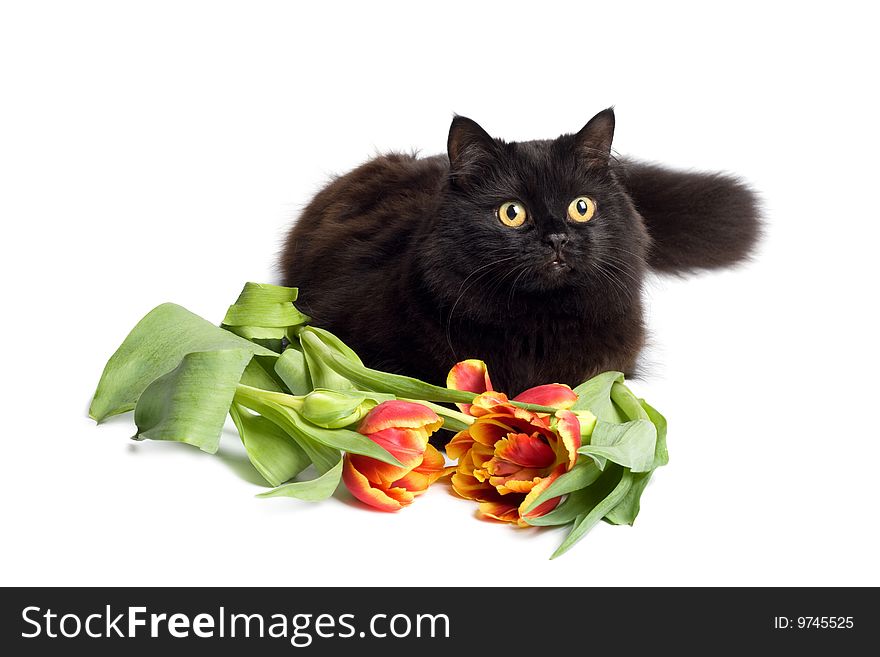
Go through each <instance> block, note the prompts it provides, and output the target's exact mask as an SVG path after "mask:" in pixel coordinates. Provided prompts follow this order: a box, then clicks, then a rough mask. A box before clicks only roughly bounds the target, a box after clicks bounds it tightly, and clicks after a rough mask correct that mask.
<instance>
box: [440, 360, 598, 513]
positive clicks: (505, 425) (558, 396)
mask: <svg viewBox="0 0 880 657" xmlns="http://www.w3.org/2000/svg"><path fill="white" fill-rule="evenodd" d="M447 385H448V386H449V387H450V388H456V389H458V390H468V391H470V392H479V393H481V394H479V395H478V396H477V397H476V398H475V399H474V401H473V404H469V405H463V406H462V410H464V411H465V412H466V413H469V414H470V415H472V416H473V417H475V418H476V420H475V421H474V423H473V424H472V425H471V426H470V427H469V428H468V429H466V430H464V431H461V432H459V433H458V434H456V435H455V437H454V438H453V439H452V440H451V441H450V442H449V444H448V445H447V446H446V453H447V454H448V455H449V457H450V458H452V459H458V467H457V468H456V472H455V474H454V475H453V476H452V487H453V489H454V490H455V492H456V493H458V494H459V495H460V496H462V497H464V498H467V499H471V500H475V501H477V502H479V503H480V506H479V511H480V513H481V514H482V515H483V516H486V517H489V518H494V519H496V520H501V521H504V522H512V523H516V524H518V525H520V526H525V525H526V524H527V523H526V522H525V520H524V519H523V518H524V517H529V518H535V517H538V516H542V515H544V514H546V513H549V512H550V511H551V510H553V509H554V508H555V507H556V505H557V504H558V503H559V498H558V497H557V498H554V499H551V500H547V501H546V502H544V503H542V504H541V505H539V506H538V507H536V508H535V509H532V510H531V511H529V512H528V513H526V509H527V508H528V507H529V506H530V505H531V504H532V501H533V500H535V499H536V498H537V497H538V496H539V495H540V494H541V492H543V491H544V490H545V489H546V488H547V487H548V486H549V485H550V484H551V483H553V481H554V480H556V478H558V477H559V476H560V475H561V474H563V473H564V472H567V471H568V470H571V468H572V467H574V464H575V463H576V461H577V456H578V454H577V450H578V448H579V447H580V445H581V430H580V424H579V422H578V418H577V416H576V415H575V414H574V413H572V412H571V411H569V410H567V409H568V408H570V407H571V406H572V405H573V404H574V403H575V401H577V394H575V392H574V391H573V390H572V389H571V388H569V387H568V386H565V385H561V384H550V385H543V386H538V387H536V388H531V389H530V390H526V391H525V392H523V393H522V394H520V395H517V396H516V397H514V399H513V401H520V402H527V403H530V404H539V405H541V406H548V407H552V408H554V409H557V410H556V411H555V412H554V413H552V414H551V413H535V412H532V411H528V410H525V409H523V408H519V407H518V406H514V405H513V404H511V403H510V400H509V399H508V397H507V395H505V394H504V393H501V392H496V391H493V390H492V384H491V381H490V379H489V375H488V372H487V371H486V365H485V363H483V362H482V361H478V360H468V361H462V362H461V363H458V364H457V365H456V366H455V367H454V368H452V371H451V372H450V373H449V377H448V379H447Z"/></svg>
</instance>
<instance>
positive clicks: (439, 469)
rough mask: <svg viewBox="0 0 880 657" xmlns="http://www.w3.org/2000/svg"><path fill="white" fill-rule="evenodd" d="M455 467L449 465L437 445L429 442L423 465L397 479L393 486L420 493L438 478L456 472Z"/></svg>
mask: <svg viewBox="0 0 880 657" xmlns="http://www.w3.org/2000/svg"><path fill="white" fill-rule="evenodd" d="M455 469H456V468H455V466H450V467H447V466H446V459H444V458H443V454H441V453H440V452H439V451H437V448H436V447H434V446H433V445H430V444H429V445H428V447H427V449H426V450H425V457H424V459H422V463H421V465H419V467H417V468H415V469H413V471H412V472H410V473H408V474H406V475H404V476H403V477H401V478H400V479H398V480H397V481H395V482H394V483H393V484H392V486H395V487H398V488H405V489H406V490H408V491H410V492H411V493H414V494H416V495H418V494H419V493H423V492H424V491H425V490H426V489H427V488H428V486H430V485H431V484H433V483H434V482H435V481H437V480H438V479H441V478H442V477H445V476H447V475H449V474H452V473H453V472H455Z"/></svg>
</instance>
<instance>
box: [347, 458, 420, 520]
mask: <svg viewBox="0 0 880 657" xmlns="http://www.w3.org/2000/svg"><path fill="white" fill-rule="evenodd" d="M342 481H344V482H345V487H346V488H348V490H349V491H350V492H351V494H352V495H354V496H355V497H356V498H357V499H359V500H360V501H361V502H363V503H364V504H368V505H369V506H372V507H375V508H377V509H380V510H382V511H400V509H402V508H403V507H404V506H405V504H409V502H406V503H402V502H401V501H400V500H399V499H395V498H392V497H390V496H388V495H386V494H385V492H384V491H382V490H380V489H378V488H373V487H372V486H371V485H370V482H369V480H368V479H367V478H366V477H365V476H364V475H362V474H361V473H360V472H358V471H357V470H356V469H355V468H354V466H353V465H352V463H351V460H350V459H349V458H348V456H346V458H345V463H344V464H343V466H342Z"/></svg>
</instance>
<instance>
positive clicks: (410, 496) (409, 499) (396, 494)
mask: <svg viewBox="0 0 880 657" xmlns="http://www.w3.org/2000/svg"><path fill="white" fill-rule="evenodd" d="M383 492H384V493H385V494H386V495H387V496H388V497H389V498H391V499H392V500H395V501H397V502H398V503H399V504H400V505H401V507H404V506H409V505H410V504H412V503H413V500H414V499H416V495H415V494H414V493H411V492H410V491H408V490H406V489H405V488H397V487H392V488H386V489H384V490H383ZM420 492H424V491H420Z"/></svg>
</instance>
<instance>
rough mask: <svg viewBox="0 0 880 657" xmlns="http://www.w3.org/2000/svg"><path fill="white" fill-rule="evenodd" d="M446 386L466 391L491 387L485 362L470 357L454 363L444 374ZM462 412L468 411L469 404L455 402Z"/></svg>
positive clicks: (489, 388)
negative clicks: (446, 373) (447, 372)
mask: <svg viewBox="0 0 880 657" xmlns="http://www.w3.org/2000/svg"><path fill="white" fill-rule="evenodd" d="M446 387H447V388H451V389H453V390H465V391H467V392H476V393H478V394H479V393H481V392H486V391H487V390H491V389H492V381H490V380H489V370H488V369H487V368H486V363H484V362H483V361H481V360H477V359H475V358H472V359H470V360H463V361H461V362H460V363H456V364H455V366H453V368H452V369H451V370H449V374H448V375H447V376H446ZM456 405H457V406H458V407H459V408H460V409H461V411H462V412H463V413H470V407H471V405H470V404H456Z"/></svg>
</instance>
